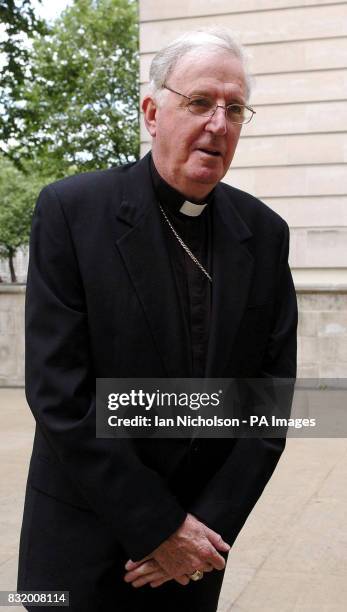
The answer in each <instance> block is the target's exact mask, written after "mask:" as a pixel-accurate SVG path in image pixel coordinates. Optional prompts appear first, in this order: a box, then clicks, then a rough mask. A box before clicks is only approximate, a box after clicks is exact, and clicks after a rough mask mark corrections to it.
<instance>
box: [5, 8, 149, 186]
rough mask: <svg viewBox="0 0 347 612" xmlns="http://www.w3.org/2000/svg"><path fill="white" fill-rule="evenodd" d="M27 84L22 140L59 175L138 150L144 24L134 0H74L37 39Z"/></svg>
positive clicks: (120, 159) (21, 150)
mask: <svg viewBox="0 0 347 612" xmlns="http://www.w3.org/2000/svg"><path fill="white" fill-rule="evenodd" d="M31 64H32V66H31V71H32V78H31V79H30V80H28V81H27V82H26V83H25V87H24V88H23V91H22V100H23V102H22V107H23V108H22V110H21V113H20V121H19V122H18V125H19V126H20V129H18V134H17V141H18V145H17V146H16V147H13V148H12V159H13V160H14V162H15V163H16V164H17V166H18V167H25V160H29V161H30V162H32V163H34V164H35V167H36V169H37V170H38V171H39V173H40V174H41V175H42V174H44V175H47V174H49V175H54V176H55V177H56V178H58V177H60V176H64V175H66V174H69V173H71V172H78V171H85V170H92V169H96V168H101V167H106V166H110V165H114V164H118V163H124V162H127V161H130V160H134V159H136V158H137V157H138V148H139V137H138V129H139V126H138V105H139V93H138V25H137V2H135V1H134V0H75V1H74V3H73V5H72V6H71V7H69V8H67V9H66V10H65V11H64V12H63V14H62V16H61V17H60V18H59V19H58V20H57V21H56V23H55V24H54V26H53V28H52V30H51V31H50V32H49V33H48V34H47V35H46V36H43V37H41V38H37V39H36V41H35V43H34V48H33V52H32V58H31Z"/></svg>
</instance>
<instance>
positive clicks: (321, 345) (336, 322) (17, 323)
mask: <svg viewBox="0 0 347 612" xmlns="http://www.w3.org/2000/svg"><path fill="white" fill-rule="evenodd" d="M24 297H25V286H24V285H1V284H0V386H1V387H11V386H12V387H16V386H22V385H23V384H24ZM298 304H299V338H298V362H299V370H298V376H300V377H302V378H319V377H321V378H343V377H346V378H347V290H346V292H344V293H343V292H336V291H334V290H331V291H322V292H321V291H318V290H316V291H315V292H314V293H313V292H310V291H307V290H305V289H302V290H299V291H298Z"/></svg>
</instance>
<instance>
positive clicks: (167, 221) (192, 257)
mask: <svg viewBox="0 0 347 612" xmlns="http://www.w3.org/2000/svg"><path fill="white" fill-rule="evenodd" d="M159 208H160V210H161V212H162V215H163V217H164V219H165V221H166V223H167V224H168V226H169V228H170V229H171V231H172V233H173V234H174V236H176V238H177V240H178V242H179V243H180V245H181V247H182V248H183V249H184V250H185V252H186V253H187V254H188V255H189V257H190V259H192V261H194V263H195V264H196V265H197V266H198V268H200V270H201V272H203V273H204V274H205V276H207V278H208V280H209V281H210V283H212V277H211V276H210V275H209V273H208V272H207V270H205V268H204V266H203V265H202V264H201V263H200V261H198V259H197V258H196V257H195V255H193V253H192V252H191V250H190V248H189V247H187V245H186V243H185V242H183V240H182V238H181V236H179V235H178V234H177V232H176V230H175V228H174V227H173V226H172V224H171V223H170V221H169V219H168V217H167V214H166V213H165V210H164V209H163V207H162V205H161V204H160V202H159Z"/></svg>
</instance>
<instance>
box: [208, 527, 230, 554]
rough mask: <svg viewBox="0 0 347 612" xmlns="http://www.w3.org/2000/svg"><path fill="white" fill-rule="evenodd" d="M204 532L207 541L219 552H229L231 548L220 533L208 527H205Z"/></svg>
mask: <svg viewBox="0 0 347 612" xmlns="http://www.w3.org/2000/svg"><path fill="white" fill-rule="evenodd" d="M204 530H205V534H206V536H207V539H208V540H209V541H210V542H211V544H213V546H214V547H215V548H216V549H217V550H221V551H224V552H228V551H229V550H230V548H231V547H230V546H229V544H228V543H227V542H224V540H223V538H222V536H221V535H220V534H219V533H216V531H213V529H210V528H209V527H206V525H205V526H204Z"/></svg>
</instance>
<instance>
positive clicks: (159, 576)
mask: <svg viewBox="0 0 347 612" xmlns="http://www.w3.org/2000/svg"><path fill="white" fill-rule="evenodd" d="M157 580H164V581H167V580H170V578H169V576H167V575H163V573H162V572H161V571H158V572H152V573H151V574H147V575H146V576H141V578H137V579H136V580H134V582H132V583H131V585H132V586H133V587H135V588H136V589H138V588H139V587H142V586H144V585H145V584H148V583H149V582H155V581H157Z"/></svg>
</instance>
